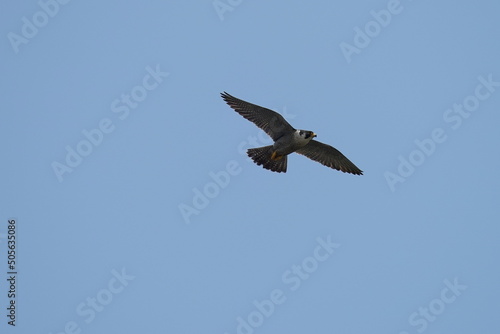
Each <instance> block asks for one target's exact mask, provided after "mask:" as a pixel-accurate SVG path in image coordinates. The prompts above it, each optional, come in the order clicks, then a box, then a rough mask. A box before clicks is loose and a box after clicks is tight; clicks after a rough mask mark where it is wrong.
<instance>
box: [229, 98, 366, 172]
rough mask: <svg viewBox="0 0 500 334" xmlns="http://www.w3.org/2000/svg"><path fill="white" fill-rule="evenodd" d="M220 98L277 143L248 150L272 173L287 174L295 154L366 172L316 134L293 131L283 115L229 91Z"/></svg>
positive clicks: (327, 164) (328, 164)
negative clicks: (318, 139) (320, 139)
mask: <svg viewBox="0 0 500 334" xmlns="http://www.w3.org/2000/svg"><path fill="white" fill-rule="evenodd" d="M221 96H222V98H223V99H224V101H226V103H227V104H228V105H229V106H230V107H231V108H233V109H234V110H235V111H236V112H237V113H238V114H240V115H241V116H243V117H244V118H246V119H247V120H249V121H250V122H253V123H254V124H255V125H257V126H258V127H259V128H261V129H262V130H264V131H265V132H266V133H267V134H268V135H269V136H270V137H271V138H272V139H273V140H274V144H273V145H269V146H264V147H257V148H251V149H249V150H248V151H247V154H248V156H249V157H250V158H252V160H253V161H254V162H255V163H256V164H257V165H262V167H264V168H266V169H269V170H271V171H273V172H278V173H282V172H283V173H286V165H287V155H288V154H290V153H293V152H296V153H299V154H302V155H305V156H306V157H308V158H309V159H312V160H314V161H317V162H319V163H321V164H323V165H325V166H327V167H330V168H334V169H336V170H339V171H342V172H344V173H351V174H355V175H363V171H362V170H360V169H359V168H358V167H356V165H354V164H353V163H352V162H351V161H350V160H349V159H347V158H346V157H345V156H344V155H343V154H342V153H340V152H339V151H338V150H337V149H335V148H333V147H332V146H330V145H326V144H323V143H320V142H319V141H316V140H314V139H313V138H314V137H316V134H315V133H314V132H312V131H306V130H297V129H294V128H293V127H292V126H291V125H290V124H289V123H288V122H287V121H286V120H285V119H284V118H283V116H281V115H280V114H278V113H277V112H275V111H272V110H270V109H267V108H263V107H260V106H258V105H255V104H252V103H249V102H246V101H243V100H240V99H238V98H236V97H234V96H232V95H229V94H228V93H226V92H223V93H221Z"/></svg>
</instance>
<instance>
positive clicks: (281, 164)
mask: <svg viewBox="0 0 500 334" xmlns="http://www.w3.org/2000/svg"><path fill="white" fill-rule="evenodd" d="M247 154H248V156H249V157H250V158H251V159H252V160H253V161H254V162H255V163H256V164H257V165H259V166H260V165H262V167H264V168H265V169H269V170H271V171H273V172H277V173H286V163H287V156H286V155H285V156H281V157H277V155H276V153H275V152H274V151H273V145H269V146H264V147H257V148H250V149H248V151H247Z"/></svg>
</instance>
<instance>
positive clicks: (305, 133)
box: [299, 130, 317, 140]
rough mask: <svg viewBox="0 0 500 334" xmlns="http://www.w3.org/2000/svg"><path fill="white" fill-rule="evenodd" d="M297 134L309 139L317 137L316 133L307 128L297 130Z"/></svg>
mask: <svg viewBox="0 0 500 334" xmlns="http://www.w3.org/2000/svg"><path fill="white" fill-rule="evenodd" d="M299 136H301V137H302V138H304V139H309V140H311V139H313V138H314V137H317V135H316V134H315V133H314V132H312V131H307V130H299Z"/></svg>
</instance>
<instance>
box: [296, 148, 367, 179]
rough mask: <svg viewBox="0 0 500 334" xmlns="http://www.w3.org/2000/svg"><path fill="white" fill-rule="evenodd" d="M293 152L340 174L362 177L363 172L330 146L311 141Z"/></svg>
mask: <svg viewBox="0 0 500 334" xmlns="http://www.w3.org/2000/svg"><path fill="white" fill-rule="evenodd" d="M295 152H297V153H299V154H302V155H305V156H306V157H308V158H309V159H312V160H314V161H317V162H319V163H321V164H323V165H325V166H327V167H330V168H334V169H336V170H339V171H341V172H344V173H351V174H355V175H363V171H362V170H361V169H359V168H358V167H356V165H355V164H353V163H352V162H351V161H350V160H349V159H347V158H346V157H345V156H344V155H343V154H342V153H340V151H339V150H337V149H335V148H334V147H331V146H330V145H326V144H323V143H320V142H319V141H316V140H311V141H310V142H309V143H308V144H307V145H306V146H304V147H302V148H300V149H298V150H297V151H295Z"/></svg>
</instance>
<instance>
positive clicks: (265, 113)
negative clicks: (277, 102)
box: [220, 92, 295, 141]
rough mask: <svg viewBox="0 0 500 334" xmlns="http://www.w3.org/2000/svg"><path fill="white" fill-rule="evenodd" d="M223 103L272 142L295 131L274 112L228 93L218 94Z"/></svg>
mask: <svg viewBox="0 0 500 334" xmlns="http://www.w3.org/2000/svg"><path fill="white" fill-rule="evenodd" d="M220 95H221V96H222V98H223V99H224V101H226V103H227V104H228V105H229V106H230V107H231V108H233V109H234V110H235V111H236V112H238V114H240V115H241V116H243V117H245V118H246V119H248V120H249V121H250V122H253V123H254V124H255V125H257V126H258V127H259V128H261V129H262V130H264V131H265V132H266V133H267V134H268V135H269V136H270V137H271V138H272V139H273V140H274V141H276V140H277V139H278V138H280V137H281V136H283V134H285V133H288V132H292V131H294V130H295V129H294V128H293V127H292V126H291V125H290V124H289V123H288V122H287V121H286V120H285V119H284V118H283V116H281V115H280V114H278V113H277V112H275V111H272V110H270V109H267V108H263V107H260V106H258V105H255V104H252V103H249V102H246V101H243V100H240V99H238V98H236V97H234V96H232V95H229V94H228V93H226V92H224V93H221V94H220Z"/></svg>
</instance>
